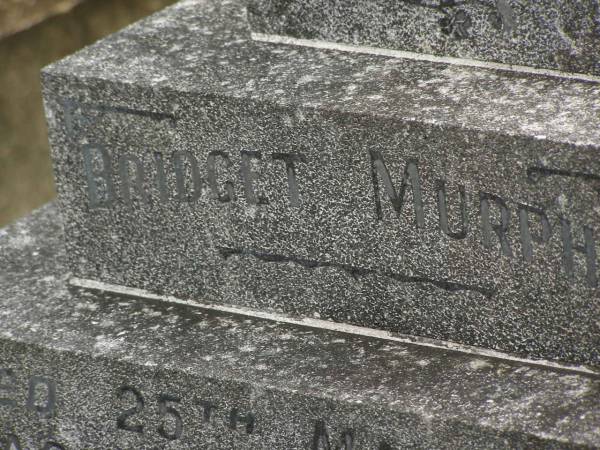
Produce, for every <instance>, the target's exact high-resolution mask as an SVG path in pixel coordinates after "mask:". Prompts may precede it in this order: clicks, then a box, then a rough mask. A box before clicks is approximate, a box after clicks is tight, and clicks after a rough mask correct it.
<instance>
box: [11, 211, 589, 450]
mask: <svg viewBox="0 0 600 450" xmlns="http://www.w3.org/2000/svg"><path fill="white" fill-rule="evenodd" d="M60 228H61V227H60V218H59V215H58V213H57V210H56V208H55V206H53V205H48V206H46V207H44V208H42V209H41V210H39V211H37V212H36V213H35V214H33V215H32V216H30V217H28V218H26V219H24V220H22V221H20V222H18V223H17V224H16V225H14V226H11V227H9V228H8V229H4V230H0V265H1V267H2V275H1V276H0V287H1V292H2V294H1V295H0V321H1V323H2V327H1V329H0V443H2V445H3V448H10V445H11V444H12V445H13V446H14V447H12V448H23V449H25V448H28V449H29V448H47V449H53V450H57V449H81V448H86V449H107V448H111V449H113V448H132V449H133V448H135V449H150V448H161V449H175V448H178V449H180V448H215V449H231V448H235V449H269V450H273V449H286V450H292V449H309V448H310V449H317V450H319V449H327V448H340V446H343V445H344V444H345V445H346V447H345V448H347V449H348V448H353V449H400V448H436V449H456V448H490V449H495V448H497V449H501V448H546V449H547V448H561V449H562V448H598V446H600V428H599V427H598V424H599V423H600V409H599V405H598V393H599V392H600V379H599V378H598V376H597V375H591V374H587V375H586V374H582V373H580V372H575V371H560V370H550V369H547V368H543V367H541V366H530V365H523V364H516V363H509V362H506V361H501V360H495V359H489V358H483V357H478V356H473V355H468V354H462V353H456V352H451V351H445V350H437V349H432V348H426V347H421V346H416V345H410V344H401V343H397V342H391V341H386V340H377V339H373V338H366V337H358V336H353V335H348V334H343V333H335V332H327V331H319V330H314V329H309V328H296V327H292V326H290V325H284V324H278V323H275V322H270V321H264V320H259V319H250V318H247V317H240V316H233V315H224V314H217V313H214V312H209V311H206V310H202V309H199V308H194V307H185V306H177V305H169V304H158V303H153V302H148V301H147V300H139V299H135V298H126V297H119V296H114V295H110V294H103V293H92V292H83V291H79V290H77V289H74V288H70V287H68V285H67V284H66V279H67V277H68V272H67V270H68V269H67V265H66V262H67V261H66V256H65V250H64V246H63V242H62V238H61V232H60ZM327 442H328V443H329V444H328V443H327ZM51 444H52V445H51ZM16 445H20V447H16ZM44 445H46V447H43V446H44ZM328 445H331V447H328Z"/></svg>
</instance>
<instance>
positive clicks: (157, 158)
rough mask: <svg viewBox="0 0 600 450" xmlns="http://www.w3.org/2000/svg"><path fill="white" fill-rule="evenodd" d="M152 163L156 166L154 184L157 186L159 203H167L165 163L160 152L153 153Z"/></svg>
mask: <svg viewBox="0 0 600 450" xmlns="http://www.w3.org/2000/svg"><path fill="white" fill-rule="evenodd" d="M154 163H155V164H156V184H157V185H158V195H159V198H160V202H161V203H167V202H168V201H169V195H168V193H167V174H166V172H165V162H164V159H163V155H162V153H160V152H154Z"/></svg>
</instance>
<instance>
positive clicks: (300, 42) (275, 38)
mask: <svg viewBox="0 0 600 450" xmlns="http://www.w3.org/2000/svg"><path fill="white" fill-rule="evenodd" d="M251 36H252V39H254V40H255V41H257V42H267V43H270V44H285V45H296V46H299V47H311V48H317V49H320V50H337V51H341V52H347V53H356V54H363V55H376V56H387V57H391V58H401V59H408V60H411V61H427V62H432V63H439V64H450V65H455V66H464V67H475V68H479V69H485V70H490V69H491V70H499V71H503V72H516V73H522V74H528V75H533V76H548V77H555V78H558V79H566V80H576V81H590V82H593V83H600V75H589V74H585V73H576V72H564V71H562V70H557V69H544V68H537V67H529V66H520V65H518V64H504V63H499V62H494V61H484V60H478V59H470V58H457V57H453V56H438V55H432V54H428V53H417V52H411V51H406V50H394V49H388V48H381V47H372V46H368V45H355V44H345V43H342V42H333V41H324V40H321V39H303V38H296V37H292V36H286V35H280V34H267V33H256V32H253V33H251Z"/></svg>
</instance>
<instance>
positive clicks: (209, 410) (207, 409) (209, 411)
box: [198, 400, 217, 423]
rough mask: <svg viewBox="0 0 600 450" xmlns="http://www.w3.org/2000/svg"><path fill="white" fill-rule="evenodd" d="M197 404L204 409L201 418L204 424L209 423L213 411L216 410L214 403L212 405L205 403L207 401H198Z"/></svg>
mask: <svg viewBox="0 0 600 450" xmlns="http://www.w3.org/2000/svg"><path fill="white" fill-rule="evenodd" d="M198 403H199V404H200V405H201V406H202V408H203V409H204V414H203V417H204V422H205V423H209V422H210V417H211V415H212V412H213V411H214V410H215V409H217V406H216V405H215V404H214V403H212V402H209V401H207V400H200V401H199V402H198Z"/></svg>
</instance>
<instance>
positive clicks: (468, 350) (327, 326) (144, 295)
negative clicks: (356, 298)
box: [69, 277, 600, 377]
mask: <svg viewBox="0 0 600 450" xmlns="http://www.w3.org/2000/svg"><path fill="white" fill-rule="evenodd" d="M69 284H71V285H72V286H75V287H78V288H83V289H89V290H93V291H98V292H108V293H112V294H115V295H123V296H127V297H130V298H138V299H147V300H154V301H161V302H168V303H174V304H178V305H184V306H188V307H193V308H198V309H202V310H205V311H216V312H220V313H226V314H233V315H238V316H245V317H252V318H255V319H262V320H270V321H272V322H278V323H285V324H289V325H295V326H300V327H305V328H311V329H317V330H325V331H333V332H338V333H345V334H348V335H354V336H361V337H368V338H374V339H382V340H387V341H391V342H398V343H401V344H408V345H416V346H419V347H428V348H435V349H438V350H449V351H453V352H458V353H463V354H467V355H471V356H480V357H484V358H493V359H497V360H501V361H511V362H517V363H524V364H528V365H530V366H539V367H543V368H548V369H555V370H565V371H568V372H573V373H580V374H584V375H591V376H595V377H598V376H600V372H598V371H596V370H594V369H592V368H589V367H586V366H584V365H579V366H575V365H568V364H563V363H558V362H555V361H549V360H546V359H529V358H522V357H519V356H515V355H513V354H510V353H505V352H501V351H498V350H490V349H487V348H481V347H474V346H470V345H465V344H458V343H455V342H449V341H442V340H439V339H431V338H426V337H420V336H411V335H408V334H401V333H392V332H390V331H384V330H377V329H374V328H368V327H361V326H357V325H350V324H345V323H339V322H333V321H329V320H323V319H313V318H309V317H305V318H300V319H299V318H296V317H291V316H287V315H285V314H282V313H274V312H266V311H258V310H254V309H250V308H244V307H241V306H235V307H234V306H229V305H219V304H215V303H202V302H199V301H194V300H183V299H180V298H177V297H174V296H171V295H158V294H154V293H152V292H150V291H147V290H145V289H140V288H132V287H128V286H121V285H116V284H111V283H105V282H102V281H96V280H90V279H86V278H78V277H71V278H70V279H69Z"/></svg>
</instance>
